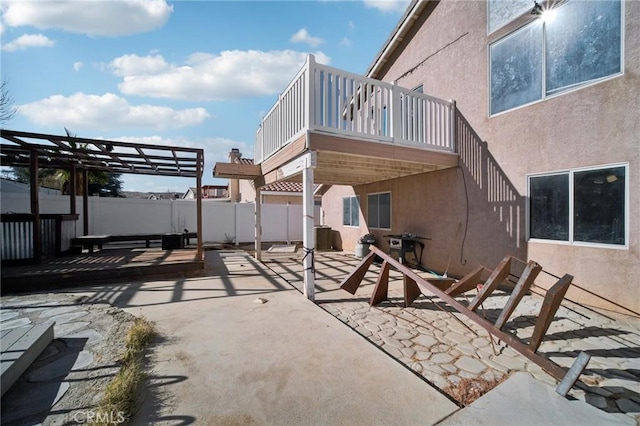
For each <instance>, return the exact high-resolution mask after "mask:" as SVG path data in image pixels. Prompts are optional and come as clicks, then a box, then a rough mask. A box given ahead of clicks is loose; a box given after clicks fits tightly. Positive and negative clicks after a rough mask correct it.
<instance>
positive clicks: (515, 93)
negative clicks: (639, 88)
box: [490, 0, 622, 115]
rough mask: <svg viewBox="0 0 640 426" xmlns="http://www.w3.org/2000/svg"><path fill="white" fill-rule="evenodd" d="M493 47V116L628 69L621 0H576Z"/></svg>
mask: <svg viewBox="0 0 640 426" xmlns="http://www.w3.org/2000/svg"><path fill="white" fill-rule="evenodd" d="M546 16H547V18H546V19H537V20H535V21H533V22H531V23H530V24H528V25H526V26H525V27H523V28H521V29H519V30H517V31H515V32H513V33H511V34H510V35H508V36H507V37H504V38H503V39H501V40H499V41H497V42H495V43H493V44H492V45H491V46H490V55H491V60H490V66H491V72H490V74H491V107H490V110H491V114H492V115H493V114H497V113H500V112H503V111H506V110H509V109H512V108H515V107H518V106H521V105H526V104H528V103H531V102H534V101H537V100H540V99H544V98H545V97H547V96H552V95H555V94H557V93H561V92H563V91H566V90H570V89H573V88H575V87H578V86H582V85H584V84H587V83H590V82H593V81H597V80H599V79H602V78H605V77H608V76H611V75H615V74H618V73H620V72H622V4H621V1H620V0H592V1H583V0H571V1H569V2H567V3H566V4H564V5H562V6H559V7H557V8H555V9H552V10H550V11H549V12H548V15H546Z"/></svg>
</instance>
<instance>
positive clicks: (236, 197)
mask: <svg viewBox="0 0 640 426" xmlns="http://www.w3.org/2000/svg"><path fill="white" fill-rule="evenodd" d="M240 158H242V153H241V152H240V150H239V149H238V148H232V149H231V152H230V153H229V162H230V163H239V162H240ZM229 200H230V201H231V202H233V203H237V202H239V201H240V180H238V179H229Z"/></svg>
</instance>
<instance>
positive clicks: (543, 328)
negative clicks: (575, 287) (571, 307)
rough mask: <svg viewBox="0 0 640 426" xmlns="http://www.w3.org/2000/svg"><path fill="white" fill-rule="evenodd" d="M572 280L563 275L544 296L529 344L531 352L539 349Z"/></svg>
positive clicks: (568, 276) (570, 277)
mask: <svg viewBox="0 0 640 426" xmlns="http://www.w3.org/2000/svg"><path fill="white" fill-rule="evenodd" d="M572 280H573V276H571V275H569V274H565V275H564V276H563V277H562V278H560V279H559V280H558V282H556V283H555V284H554V285H553V286H552V287H551V288H550V289H549V290H548V291H547V294H545V295H544V300H543V302H542V308H540V314H538V319H537V320H536V325H535V328H534V329H533V335H532V336H531V342H530V343H529V348H530V349H531V350H532V351H534V352H536V351H537V350H538V348H539V347H540V344H541V343H542V339H544V336H545V334H546V333H547V330H548V329H549V326H550V325H551V321H553V317H554V316H555V315H556V312H557V311H558V308H559V307H560V303H561V302H562V299H564V295H565V293H566V292H567V290H568V289H569V286H570V285H571V281H572Z"/></svg>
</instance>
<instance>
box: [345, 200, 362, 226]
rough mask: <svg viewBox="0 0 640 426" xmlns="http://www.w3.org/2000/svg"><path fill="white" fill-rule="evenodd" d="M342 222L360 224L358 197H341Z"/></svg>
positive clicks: (353, 224) (350, 224)
mask: <svg viewBox="0 0 640 426" xmlns="http://www.w3.org/2000/svg"><path fill="white" fill-rule="evenodd" d="M342 224H343V225H344V226H360V203H359V202H358V197H344V198H343V199H342Z"/></svg>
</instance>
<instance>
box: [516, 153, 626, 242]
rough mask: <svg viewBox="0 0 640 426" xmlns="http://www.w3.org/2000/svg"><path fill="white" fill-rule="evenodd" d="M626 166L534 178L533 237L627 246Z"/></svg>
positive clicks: (531, 195)
mask: <svg viewBox="0 0 640 426" xmlns="http://www.w3.org/2000/svg"><path fill="white" fill-rule="evenodd" d="M626 177H627V166H626V165H625V166H609V167H602V168H592V169H580V170H570V171H568V172H564V173H556V174H549V175H541V176H530V177H529V237H530V238H533V239H540V240H553V241H566V242H569V243H595V244H611V245H621V246H624V245H626V244H627V238H626V228H627V224H626V220H627V217H626V216H627V213H626V212H627V203H628V200H627V189H626V187H627V183H626V182H627V179H626Z"/></svg>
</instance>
